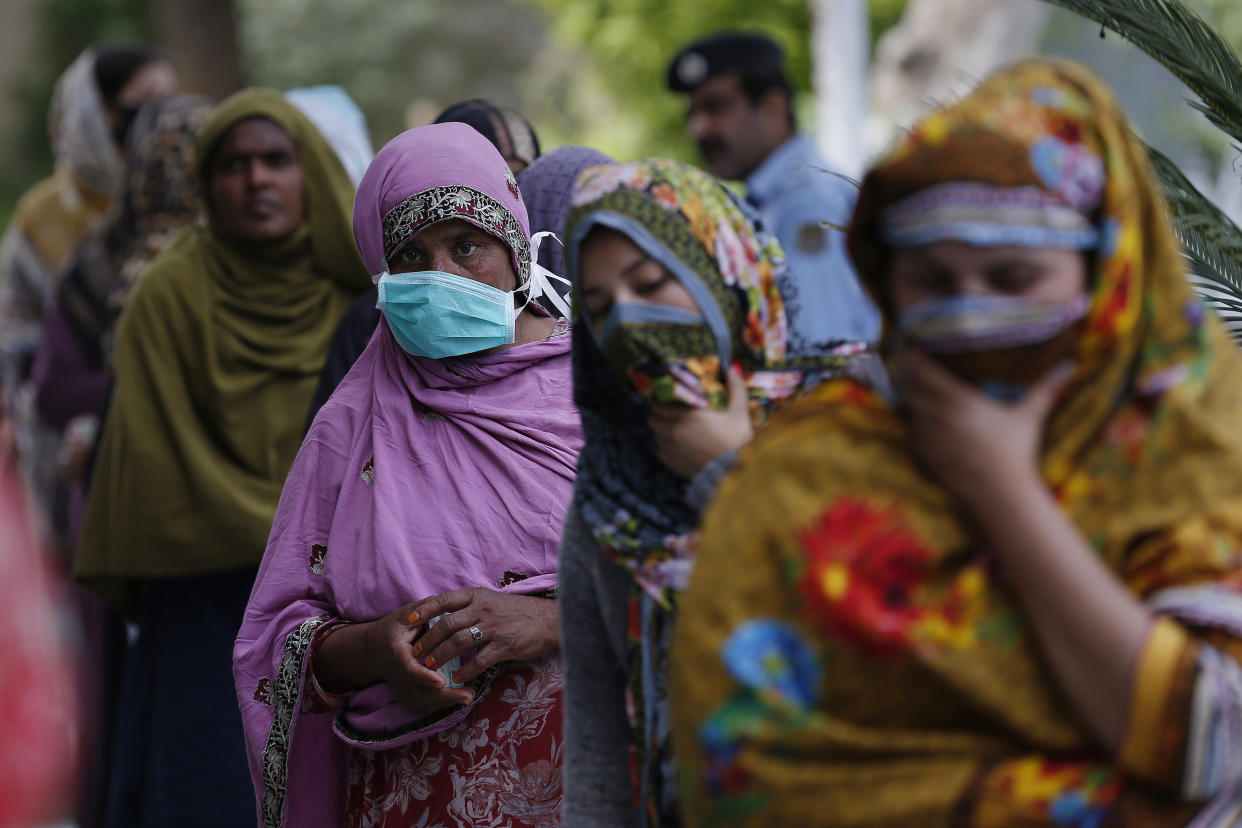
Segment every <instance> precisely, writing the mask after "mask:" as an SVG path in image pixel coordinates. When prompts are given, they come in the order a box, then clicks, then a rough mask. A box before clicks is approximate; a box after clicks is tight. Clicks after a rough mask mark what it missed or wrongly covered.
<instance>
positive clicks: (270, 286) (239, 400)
mask: <svg viewBox="0 0 1242 828" xmlns="http://www.w3.org/2000/svg"><path fill="white" fill-rule="evenodd" d="M195 169H196V172H197V177H198V186H199V189H200V191H201V192H202V193H203V197H204V201H205V206H206V222H205V224H202V225H194V226H192V227H190V228H188V229H186V230H185V231H183V232H182V233H181V234H180V235H178V236H177V238H176V240H175V241H174V242H173V243H172V244H171V245H170V246H169V247H167V248H166V249H165V250H164V251H163V252H162V253H160V255H159V256H158V257H157V258H156V260H155V261H154V262H153V263H152V264H151V266H150V268H149V269H148V271H147V273H146V275H145V276H143V278H142V279H141V280H140V281H139V283H138V285H137V287H136V289H135V290H134V292H133V293H132V294H131V296H130V298H129V301H128V306H127V308H126V311H125V313H124V315H123V317H122V319H121V322H120V326H119V329H118V331H117V338H116V349H115V359H114V362H113V366H114V373H115V376H116V385H115V391H114V394H113V398H112V403H111V406H110V409H109V412H108V415H107V420H106V423H105V426H104V432H103V436H102V439H101V443H100V448H99V456H98V461H97V463H96V467H95V471H94V474H93V477H92V483H91V487H90V494H89V497H88V500H87V506H86V516H85V519H84V522H83V528H82V535H81V539H80V542H79V549H78V555H77V560H76V564H75V574H76V575H77V577H78V578H80V579H81V580H82V581H83V582H85V583H86V584H88V585H89V586H90V587H91V588H92V589H95V590H96V591H97V592H98V593H99V594H100V595H102V596H104V597H105V598H106V599H108V600H109V601H110V602H111V603H112V604H113V605H114V606H115V607H117V608H118V609H119V610H121V611H122V612H123V613H125V614H126V616H127V617H128V618H130V619H133V620H136V621H137V622H138V626H139V632H138V639H137V642H136V644H135V645H134V646H133V648H132V649H131V653H130V658H129V662H128V665H127V674H126V682H125V686H124V688H123V690H122V697H121V701H120V707H119V714H118V715H119V721H118V725H117V745H116V751H115V759H114V763H113V764H114V767H113V779H112V784H111V790H110V802H109V813H108V824H109V825H112V826H118V828H119V826H146V825H149V826H163V825H203V826H207V825H211V826H225V825H229V826H232V825H236V826H243V825H245V826H253V825H254V809H253V799H252V796H251V786H250V782H249V774H248V773H247V770H246V759H245V746H244V739H243V735H242V726H241V718H240V714H239V712H238V708H237V699H236V695H235V694H234V692H233V682H232V671H231V669H230V664H231V654H232V646H233V640H234V638H235V637H236V634H237V629H238V626H239V624H240V623H241V617H242V611H243V609H244V607H245V604H246V599H247V598H248V597H249V595H250V588H251V586H252V584H253V581H254V573H255V570H256V567H257V566H258V563H259V560H260V558H261V557H262V554H263V548H264V546H265V544H266V541H267V536H268V532H269V530H270V528H271V522H272V517H273V515H274V514H275V511H276V504H277V501H278V499H279V497H280V491H281V488H282V486H283V485H284V479H285V475H286V474H287V473H288V470H289V467H290V465H291V464H292V462H293V458H294V455H295V454H296V453H297V449H298V446H299V444H300V443H301V435H302V423H303V418H304V416H305V412H306V405H307V404H308V402H309V400H310V395H311V392H312V390H313V388H314V384H315V378H316V377H317V376H318V374H319V371H320V370H321V369H322V366H323V359H324V354H325V352H326V349H327V345H328V340H329V338H330V337H331V333H332V330H333V329H334V328H335V327H336V324H337V322H338V321H339V319H340V317H341V314H342V313H344V311H345V308H346V307H347V306H348V305H349V303H350V302H351V301H352V299H353V297H354V296H356V295H357V294H358V293H359V292H361V291H362V290H364V289H365V288H366V287H368V286H369V281H368V279H367V276H366V271H365V269H364V268H363V266H362V262H361V259H360V258H359V256H358V251H357V248H356V247H355V246H354V243H353V239H352V236H351V234H350V232H349V215H350V209H351V206H352V199H353V186H352V185H351V184H350V181H349V177H348V175H347V174H346V173H345V168H344V167H343V166H342V164H341V161H340V159H339V158H338V157H337V155H336V153H335V152H334V151H333V149H332V148H331V147H330V146H329V145H328V143H327V141H326V140H325V139H324V138H323V136H322V135H321V134H320V133H319V131H318V130H317V129H316V128H315V127H314V126H313V125H312V124H311V122H310V121H309V120H308V119H307V118H306V116H304V115H303V114H302V113H301V112H300V111H299V110H298V109H297V108H296V107H295V106H294V105H293V104H291V103H289V102H288V101H287V100H286V99H285V97H284V96H283V95H281V94H279V93H277V92H272V91H269V90H247V91H244V92H240V93H238V94H236V95H234V96H233V97H231V98H230V99H229V100H227V101H225V102H224V103H222V104H221V105H220V106H219V107H218V108H217V109H216V110H215V111H214V113H213V114H212V116H211V117H210V118H209V119H208V121H207V122H206V123H205V124H204V125H203V127H202V129H201V131H200V132H199V134H198V137H197V139H196V151H195Z"/></svg>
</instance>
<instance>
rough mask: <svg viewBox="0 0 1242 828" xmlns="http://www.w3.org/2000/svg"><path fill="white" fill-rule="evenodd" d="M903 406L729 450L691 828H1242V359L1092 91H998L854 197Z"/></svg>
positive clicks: (815, 405)
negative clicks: (735, 462)
mask: <svg viewBox="0 0 1242 828" xmlns="http://www.w3.org/2000/svg"><path fill="white" fill-rule="evenodd" d="M849 238H850V246H851V251H852V253H853V255H854V258H855V261H856V262H857V264H858V266H859V270H860V272H861V273H862V274H863V276H864V278H865V279H866V281H867V283H868V284H869V286H870V289H871V291H872V292H873V294H874V295H875V296H876V298H877V299H878V300H879V302H880V305H881V307H882V308H883V310H884V313H885V314H886V319H887V322H888V335H887V338H886V346H887V347H888V348H889V349H890V350H891V353H892V356H893V361H894V365H895V368H896V377H895V378H896V382H897V387H898V391H899V393H900V396H901V398H902V402H903V405H902V407H900V408H895V407H893V406H891V405H890V404H888V403H886V402H885V401H884V400H882V399H880V398H879V397H878V396H877V395H875V394H873V393H871V392H869V391H868V390H867V389H865V388H863V387H861V386H859V385H858V384H856V383H852V382H849V381H839V382H832V383H828V384H825V385H824V386H822V387H821V388H819V389H817V390H816V391H815V392H814V393H813V394H811V395H808V397H807V398H805V399H804V400H801V401H799V402H798V403H795V404H793V405H791V406H790V407H789V408H787V409H786V410H785V411H784V412H783V416H782V417H781V419H780V422H779V423H777V424H774V425H773V426H772V427H771V428H769V429H768V430H767V431H766V432H765V433H764V434H762V435H760V437H759V439H757V440H756V441H755V443H754V444H753V445H752V447H751V448H750V450H748V452H746V453H745V454H744V455H743V457H742V459H741V461H740V463H739V466H738V471H737V474H736V476H734V477H733V478H731V479H730V480H728V481H726V482H725V483H724V484H723V485H722V487H721V491H720V495H719V498H718V499H717V501H716V503H715V505H714V507H713V509H712V510H711V512H710V513H709V514H708V515H707V517H706V518H705V521H704V527H703V540H702V546H701V549H700V566H699V568H698V569H697V570H696V573H695V578H694V581H693V583H692V584H691V587H690V589H689V592H688V594H687V596H686V600H685V602H684V604H683V612H682V617H681V623H680V625H679V627H678V631H677V640H676V642H675V644H674V680H673V684H674V687H673V696H674V720H675V726H676V740H677V746H678V750H679V756H680V757H681V759H682V761H683V765H682V769H683V771H684V772H685V782H686V791H687V792H688V798H687V800H686V802H685V805H686V808H685V814H686V816H687V817H688V821H689V822H690V823H691V824H695V825H703V824H713V825H714V824H721V823H722V822H725V821H729V822H730V824H734V823H736V824H750V825H772V824H797V825H803V824H818V825H841V826H862V825H866V826H906V825H913V824H918V825H933V826H939V825H971V826H980V827H981V828H988V827H989V826H1019V825H1020V826H1053V825H1065V826H1081V828H1089V827H1090V826H1103V825H1126V826H1144V825H1152V826H1163V825H1186V824H1193V825H1195V826H1216V825H1234V824H1236V820H1237V818H1238V814H1239V810H1238V809H1239V806H1240V804H1242V803H1240V801H1239V799H1238V791H1239V784H1240V783H1242V753H1240V752H1239V751H1240V750H1242V748H1240V746H1242V666H1240V665H1239V663H1238V660H1237V659H1238V657H1239V655H1242V638H1239V636H1240V635H1242V591H1240V589H1242V559H1240V557H1239V552H1238V550H1239V548H1242V543H1240V542H1242V436H1240V434H1239V430H1238V429H1237V428H1236V427H1234V426H1233V425H1232V422H1233V420H1234V418H1235V417H1236V416H1237V414H1236V412H1237V411H1238V410H1239V408H1240V406H1242V356H1240V355H1239V354H1238V353H1237V351H1236V349H1235V348H1234V347H1233V346H1232V345H1231V344H1230V343H1229V341H1228V339H1227V338H1226V336H1225V334H1224V332H1223V330H1222V328H1221V325H1220V323H1219V322H1218V320H1217V319H1216V318H1215V317H1214V316H1212V315H1211V314H1210V313H1206V312H1205V310H1204V308H1203V306H1202V305H1201V304H1200V302H1199V301H1198V300H1197V299H1196V298H1194V297H1193V296H1192V294H1191V292H1190V290H1189V288H1188V287H1187V285H1186V282H1185V279H1184V277H1183V270H1184V268H1183V265H1182V262H1181V258H1180V256H1179V251H1178V249H1177V245H1176V243H1175V241H1174V239H1173V236H1172V235H1171V233H1170V230H1169V227H1168V223H1167V219H1166V216H1165V207H1164V204H1163V202H1162V201H1161V199H1160V197H1159V195H1158V193H1157V191H1156V189H1155V187H1154V185H1153V182H1152V178H1151V174H1150V171H1149V168H1148V165H1147V161H1146V157H1145V154H1144V152H1143V148H1142V146H1141V144H1139V143H1138V142H1136V141H1135V140H1134V139H1133V138H1132V137H1131V134H1130V131H1129V127H1128V125H1127V123H1126V120H1125V117H1124V115H1123V113H1122V112H1121V110H1120V108H1119V107H1118V105H1117V103H1116V102H1115V101H1114V99H1113V98H1112V96H1111V95H1110V94H1109V93H1108V92H1107V91H1106V90H1105V89H1103V88H1102V86H1101V85H1100V83H1099V82H1098V81H1097V80H1096V79H1095V78H1094V77H1093V76H1092V75H1091V74H1090V73H1088V72H1087V71H1086V70H1084V69H1082V68H1081V67H1078V66H1076V65H1072V64H1066V63H1060V62H1045V61H1034V62H1028V63H1023V64H1019V65H1017V66H1015V67H1013V68H1010V69H1008V70H1006V71H1003V72H1000V73H998V74H997V75H995V76H993V77H992V78H991V79H990V80H988V81H987V82H986V83H984V84H983V85H982V86H981V87H980V88H979V89H978V90H977V91H976V92H974V93H973V94H972V95H970V96H968V97H967V98H965V99H964V100H963V101H961V102H960V103H958V104H956V105H954V106H952V107H950V108H948V109H945V110H943V111H940V112H937V113H935V114H933V115H931V116H930V117H929V118H927V119H926V120H925V121H924V122H923V123H921V124H920V125H919V126H918V127H916V128H915V129H914V131H913V132H912V133H911V134H910V135H909V136H908V138H906V139H905V140H904V141H903V142H902V144H901V145H900V146H899V147H898V148H897V149H896V150H895V151H894V152H893V153H892V154H891V155H890V156H889V157H888V158H886V159H885V160H884V161H882V162H881V163H880V165H879V166H878V167H876V168H875V169H874V170H873V171H872V172H871V173H870V174H869V175H868V176H867V178H866V179H865V181H864V183H863V187H862V193H861V196H860V199H859V202H858V208H857V211H856V213H855V216H854V219H853V223H852V226H851V230H850V236H849Z"/></svg>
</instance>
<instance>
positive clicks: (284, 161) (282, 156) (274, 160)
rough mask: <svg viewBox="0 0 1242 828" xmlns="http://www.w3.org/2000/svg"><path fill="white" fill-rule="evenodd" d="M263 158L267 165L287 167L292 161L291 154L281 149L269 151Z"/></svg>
mask: <svg viewBox="0 0 1242 828" xmlns="http://www.w3.org/2000/svg"><path fill="white" fill-rule="evenodd" d="M263 160H265V161H266V162H267V165H268V166H269V167H287V166H289V164H291V163H293V156H292V155H290V154H289V153H287V152H285V151H283V150H280V151H277V152H269V153H268V154H267V156H266V157H265V158H264V159H263Z"/></svg>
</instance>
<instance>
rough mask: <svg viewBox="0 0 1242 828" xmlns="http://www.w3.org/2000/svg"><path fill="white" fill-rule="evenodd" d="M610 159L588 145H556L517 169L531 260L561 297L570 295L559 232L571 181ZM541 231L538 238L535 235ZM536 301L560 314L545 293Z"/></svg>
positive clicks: (572, 185) (562, 244)
mask: <svg viewBox="0 0 1242 828" xmlns="http://www.w3.org/2000/svg"><path fill="white" fill-rule="evenodd" d="M611 162H612V159H611V158H609V157H608V156H607V155H604V153H602V152H600V151H599V150H597V149H592V148H591V147H576V146H567V147H558V148H557V149H554V150H552V151H551V152H549V153H546V154H544V155H541V156H539V157H538V158H537V159H535V161H534V163H532V164H531V165H530V166H529V167H527V168H526V169H524V170H522V171H521V172H520V173H518V177H517V182H518V189H519V190H521V191H522V201H523V202H524V203H525V204H526V213H527V215H529V216H530V234H531V237H532V238H534V239H537V240H536V241H534V242H533V243H532V255H533V256H534V264H537V265H539V266H540V267H542V268H544V270H546V271H547V272H548V273H550V274H551V275H552V276H554V277H558V278H554V279H552V280H551V281H552V286H553V287H554V288H556V292H557V294H558V295H560V296H562V297H570V285H569V273H568V272H567V271H566V270H565V252H564V251H565V240H564V238H563V235H564V232H565V217H566V216H567V215H569V200H570V196H572V195H573V191H574V182H576V181H577V180H578V175H579V174H580V173H581V172H582V171H583V170H585V169H586V168H587V167H594V166H598V165H599V164H608V163H611ZM549 233H550V234H552V235H548V234H549ZM541 234H542V238H539V237H540V235H541ZM561 280H563V281H561ZM539 301H540V303H541V304H542V305H543V306H544V309H546V310H548V311H550V312H552V313H555V314H558V315H559V314H560V311H559V310H558V308H557V304H559V303H554V302H553V301H552V300H551V299H550V298H549V297H543V298H541V299H540V300H539ZM562 307H565V306H564V305H562Z"/></svg>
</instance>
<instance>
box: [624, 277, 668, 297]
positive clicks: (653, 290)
mask: <svg viewBox="0 0 1242 828" xmlns="http://www.w3.org/2000/svg"><path fill="white" fill-rule="evenodd" d="M672 278H673V275H672V274H671V273H668V272H665V273H663V274H661V275H660V276H659V277H658V278H656V279H655V280H654V281H651V282H647V283H646V284H641V285H635V286H634V292H635V293H637V294H638V295H639V296H641V297H643V298H644V299H646V298H648V297H650V296H654V295H655V294H657V293H659V292H660V291H661V290H663V289H664V287H665V285H667V284H668V283H669V282H670V281H671V280H672Z"/></svg>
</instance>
